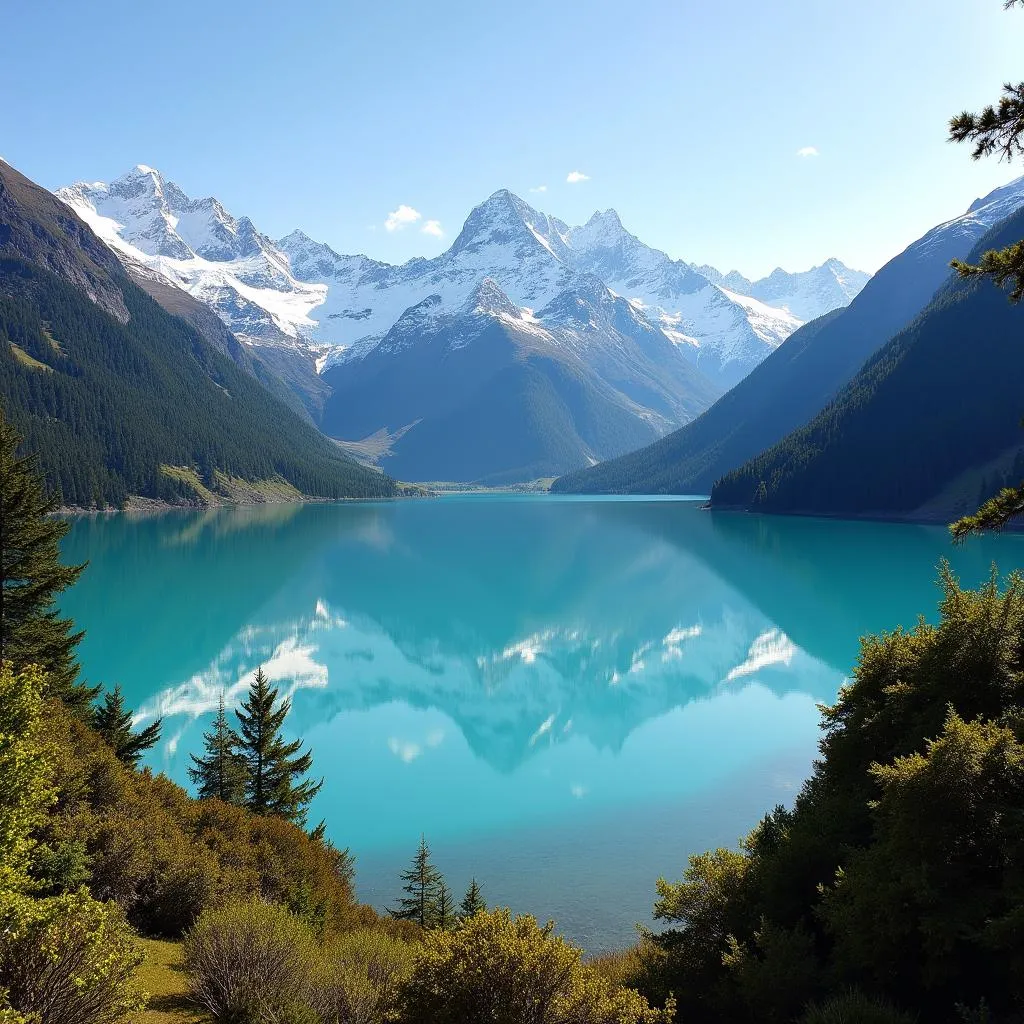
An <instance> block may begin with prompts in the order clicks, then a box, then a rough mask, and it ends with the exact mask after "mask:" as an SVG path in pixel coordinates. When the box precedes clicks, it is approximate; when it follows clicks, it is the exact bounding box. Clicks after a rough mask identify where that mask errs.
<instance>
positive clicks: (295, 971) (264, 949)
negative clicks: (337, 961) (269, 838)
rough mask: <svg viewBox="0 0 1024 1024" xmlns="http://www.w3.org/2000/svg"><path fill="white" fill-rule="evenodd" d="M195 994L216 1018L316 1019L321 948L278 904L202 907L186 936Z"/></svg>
mask: <svg viewBox="0 0 1024 1024" xmlns="http://www.w3.org/2000/svg"><path fill="white" fill-rule="evenodd" d="M184 965H185V970H186V971H187V972H188V976H189V990H190V992H191V994H192V998H193V999H194V1000H195V1002H196V1003H197V1004H198V1005H199V1006H201V1007H202V1008H203V1009H204V1010H206V1011H207V1012H208V1013H209V1014H210V1016H211V1017H213V1019H214V1020H215V1021H217V1022H219V1024H266V1022H268V1021H270V1022H274V1024H293V1022H303V1021H315V1020H316V1019H317V1014H316V1013H315V1012H314V1011H313V1009H312V1007H313V1006H314V1004H315V1003H316V1001H317V997H318V994H319V992H318V989H317V984H318V982H319V981H320V980H321V978H322V977H323V973H324V968H323V963H322V951H321V950H320V948H319V947H318V945H317V943H316V941H315V939H314V937H313V933H312V932H311V931H310V929H309V927H308V926H307V925H306V924H305V923H304V922H302V921H300V920H299V918H297V917H296V916H295V915H294V914H291V913H289V912H288V911H287V910H285V909H284V908H283V907H280V906H277V905H276V904H272V903H263V902H259V901H249V902H245V901H241V900H235V901H233V902H231V903H228V904H226V905H225V906H223V907H221V908H220V909H217V910H207V911H205V912H204V913H203V914H202V915H201V916H200V918H199V920H198V921H197V922H196V924H195V926H194V927H193V928H192V930H191V931H190V932H189V933H188V935H187V936H186V937H185V948H184Z"/></svg>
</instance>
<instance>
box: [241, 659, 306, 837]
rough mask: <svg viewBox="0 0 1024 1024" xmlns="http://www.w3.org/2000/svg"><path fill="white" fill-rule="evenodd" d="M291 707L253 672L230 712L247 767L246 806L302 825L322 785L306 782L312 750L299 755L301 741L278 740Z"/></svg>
mask: <svg viewBox="0 0 1024 1024" xmlns="http://www.w3.org/2000/svg"><path fill="white" fill-rule="evenodd" d="M291 708H292V702H291V700H290V699H289V698H287V697H285V698H281V697H280V694H279V693H278V690H277V689H276V688H274V687H272V686H271V685H270V682H269V681H268V679H267V677H266V675H264V672H263V669H262V668H260V669H258V670H257V672H256V674H255V676H254V677H253V681H252V684H251V685H250V687H249V695H248V696H247V697H246V699H245V701H244V702H243V703H242V707H241V709H240V710H238V711H236V712H235V715H236V716H237V717H238V738H239V747H238V749H239V753H240V754H241V755H242V758H243V759H244V763H245V768H246V775H247V778H246V785H245V806H246V807H248V808H249V810H251V811H253V812H255V813H256V814H261V815H276V816H277V817H280V818H285V819H286V820H288V821H291V822H294V823H295V824H296V825H300V826H304V825H305V823H306V814H307V811H308V808H309V804H310V802H311V801H312V800H313V798H314V797H315V796H316V795H317V793H319V792H320V789H321V787H322V786H323V784H324V782H323V779H320V780H319V781H318V782H315V781H313V780H312V779H307V778H305V776H306V775H307V774H308V773H309V770H310V768H312V767H313V754H312V752H311V751H308V750H307V751H306V752H305V753H299V751H300V750H301V749H302V740H293V741H292V742H291V743H286V742H285V740H284V737H283V736H282V735H281V728H282V726H283V725H284V721H285V719H286V718H287V717H288V713H289V712H290V711H291Z"/></svg>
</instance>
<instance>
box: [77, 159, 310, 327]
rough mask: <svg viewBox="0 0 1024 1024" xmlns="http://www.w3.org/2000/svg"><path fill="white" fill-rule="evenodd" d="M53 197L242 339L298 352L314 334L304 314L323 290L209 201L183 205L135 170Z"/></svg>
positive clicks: (164, 185) (158, 181)
mask: <svg viewBox="0 0 1024 1024" xmlns="http://www.w3.org/2000/svg"><path fill="white" fill-rule="evenodd" d="M57 196H58V198H60V199H61V200H63V201H64V202H65V203H67V204H68V205H69V206H70V207H71V208H72V209H73V210H74V211H75V212H76V213H77V214H78V215H79V216H80V217H81V218H82V219H83V220H84V221H85V222H86V223H87V224H88V225H89V226H90V227H91V228H92V229H93V231H95V232H96V234H98V235H99V236H100V238H102V239H103V240H104V241H105V242H106V243H107V244H108V245H109V246H110V247H111V248H112V249H114V251H115V252H117V253H118V254H119V255H121V256H122V257H124V258H125V259H126V260H127V261H130V262H132V263H134V264H135V265H137V266H141V267H145V268H147V269H148V270H149V271H150V272H152V273H153V274H155V275H157V276H159V277H163V278H165V279H166V280H168V281H170V282H171V283H172V284H174V285H176V286H177V287H179V288H183V289H184V290H185V291H187V292H189V293H190V294H191V295H193V296H194V297H195V298H197V299H199V300H201V301H202V302H205V303H207V304H208V305H209V306H211V307H213V309H214V310H215V311H216V312H217V313H218V314H219V315H220V317H221V319H222V320H223V321H224V322H225V323H226V324H227V325H228V326H229V327H230V328H231V329H232V330H233V331H234V332H235V333H236V334H237V335H238V336H239V337H240V338H242V339H243V340H245V341H249V342H251V343H255V344H276V345H281V344H286V345H295V346H304V345H305V344H306V342H305V339H307V338H309V337H310V336H311V335H312V334H313V333H314V332H315V329H316V327H317V323H316V321H315V320H313V319H312V318H311V316H310V313H311V312H312V310H314V309H316V308H317V307H318V306H321V305H323V303H324V301H325V299H326V298H327V289H326V288H325V287H324V286H323V285H315V284H309V283H307V282H302V281H299V280H298V279H296V278H295V277H294V276H293V275H292V273H291V270H290V268H289V264H288V258H287V256H286V255H285V254H284V253H282V252H281V251H280V249H278V248H277V247H276V246H275V245H274V243H273V242H272V241H271V240H270V239H269V238H267V237H266V236H265V235H262V234H260V232H258V231H257V230H256V228H255V227H254V226H253V224H252V222H251V221H250V220H249V219H248V218H247V217H243V218H241V219H237V220H236V219H235V218H234V217H232V216H231V215H230V214H229V213H228V212H227V211H226V210H225V209H224V207H223V206H221V204H220V203H219V202H218V201H217V200H216V199H199V200H194V199H190V198H189V197H188V196H186V195H185V193H184V192H182V190H181V189H180V188H178V186H177V185H175V184H174V183H173V182H169V181H166V180H165V179H164V178H163V176H162V175H161V174H160V173H159V172H158V171H155V170H153V169H152V168H150V167H146V166H145V165H142V164H140V165H139V166H137V167H135V168H134V169H133V170H131V171H129V172H128V173H127V174H125V175H123V176H122V177H120V178H118V179H117V180H116V181H114V182H111V183H110V184H109V185H107V184H104V183H103V182H94V183H91V184H89V183H84V182H79V183H78V184H75V185H71V186H68V187H67V188H62V189H59V190H58V191H57Z"/></svg>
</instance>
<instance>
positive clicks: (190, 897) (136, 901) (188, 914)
mask: <svg viewBox="0 0 1024 1024" xmlns="http://www.w3.org/2000/svg"><path fill="white" fill-rule="evenodd" d="M48 711H49V713H48V715H47V726H46V733H47V735H46V737H45V738H46V740H47V741H48V746H49V749H50V750H51V751H52V760H53V772H54V779H55V786H56V791H57V804H56V807H55V808H54V809H53V811H52V813H51V814H50V816H49V818H48V819H47V820H46V821H45V824H44V826H43V827H42V828H41V829H40V830H39V831H38V838H39V840H40V841H41V842H42V843H43V844H44V846H42V847H41V848H40V857H39V858H38V863H37V864H36V874H37V880H38V881H39V882H40V883H41V884H42V885H43V886H44V887H45V888H49V889H51V890H52V888H54V887H56V886H58V885H59V882H60V880H61V878H62V874H61V871H59V870H55V869H56V868H57V867H60V865H54V864H53V863H52V861H51V860H50V858H48V857H47V856H46V855H45V851H46V850H53V851H57V850H59V849H61V847H62V845H66V844H67V842H68V841H69V840H72V839H73V840H74V841H75V842H77V843H78V844H79V851H78V852H79V853H80V854H81V855H82V856H81V857H80V858H79V861H78V863H77V864H75V865H70V867H72V868H75V869H76V870H77V869H84V870H85V874H86V877H85V884H87V885H88V887H89V889H90V891H91V892H92V894H93V895H94V896H95V897H96V898H97V899H101V900H113V901H115V902H117V903H118V904H120V905H121V906H122V907H123V908H124V910H125V912H126V914H127V915H128V920H129V921H130V922H131V924H132V925H134V926H135V927H136V928H138V929H139V930H140V931H142V932H143V933H145V934H150V935H162V936H168V937H177V936H179V935H181V934H183V933H184V932H185V931H187V930H188V929H189V928H190V927H191V926H192V925H193V924H194V923H195V922H196V920H197V919H198V918H199V916H200V914H201V913H202V912H203V911H204V910H206V909H208V908H210V907H216V906H219V905H220V904H222V903H223V902H225V901H226V900H230V899H233V898H243V897H250V898H252V899H262V900H265V901H269V902H274V903H280V904H282V905H284V906H286V907H288V908H290V909H292V910H294V911H296V912H297V913H298V914H300V916H302V917H303V918H304V919H306V920H307V921H308V922H309V923H310V924H311V925H313V927H314V929H315V930H316V931H317V932H318V933H321V934H324V935H331V934H334V933H336V932H340V931H344V930H347V929H350V928H353V927H358V926H361V925H371V924H372V923H373V922H374V921H375V920H376V915H375V914H373V912H372V911H370V910H369V908H361V907H359V906H358V905H357V904H356V902H355V898H354V896H353V892H352V862H351V858H349V856H348V854H347V853H346V852H345V851H338V850H334V849H333V848H331V847H329V846H328V845H327V844H325V843H323V842H321V841H319V840H316V839H313V838H311V837H310V836H309V835H307V834H306V833H305V832H303V830H302V829H301V828H299V827H297V826H296V825H293V824H291V823H289V822H287V821H282V820H280V819H277V818H269V817H268V818H263V817H258V816H256V815H253V814H250V813H248V812H247V811H245V810H244V809H242V808H239V807H233V806H231V805H229V804H225V803H222V802H221V801H219V800H195V799H193V798H191V797H190V796H189V795H188V794H187V793H186V792H185V791H184V790H183V789H182V788H181V787H180V786H177V785H175V784H174V783H173V782H171V781H170V780H169V779H167V778H165V777H164V776H161V775H156V776H154V775H152V774H150V773H148V772H146V771H142V772H134V771H131V770H130V769H128V768H126V767H125V766H124V765H123V764H121V763H120V762H119V761H118V760H117V758H116V757H115V756H114V754H113V752H112V751H111V750H110V749H109V748H108V747H107V746H106V745H105V744H104V743H103V742H102V741H101V740H100V738H99V737H98V736H97V735H96V734H95V733H94V732H92V731H91V730H90V729H88V728H87V727H86V726H84V725H83V724H82V723H81V722H78V721H76V720H75V719H74V718H72V717H71V716H70V715H69V714H68V712H67V711H66V709H64V708H62V707H61V706H60V705H58V704H54V705H52V706H51V708H49V709H48ZM0 786H2V781H0ZM55 876H56V877H55Z"/></svg>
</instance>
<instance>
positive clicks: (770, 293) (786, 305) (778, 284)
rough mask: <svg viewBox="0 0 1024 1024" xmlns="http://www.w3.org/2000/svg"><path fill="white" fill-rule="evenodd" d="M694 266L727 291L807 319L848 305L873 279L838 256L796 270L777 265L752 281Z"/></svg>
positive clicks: (737, 273) (737, 274) (736, 273)
mask: <svg viewBox="0 0 1024 1024" xmlns="http://www.w3.org/2000/svg"><path fill="white" fill-rule="evenodd" d="M693 269H694V270H696V271H697V272H698V273H700V274H703V275H704V276H705V277H706V278H707V279H708V280H709V281H711V282H713V283H714V284H717V285H718V286H719V287H721V288H724V289H726V290H727V291H730V292H734V293H736V294H739V295H749V296H750V297H752V298H755V299H758V300H759V301H760V302H762V303H763V304H765V305H767V306H770V307H772V308H774V309H782V310H785V311H786V312H787V313H789V314H791V315H792V316H794V317H796V318H797V319H798V320H801V321H804V322H806V321H808V320H816V319H817V318H818V317H819V316H824V315H825V314H826V313H830V312H831V311H832V310H833V309H839V308H840V307H841V306H848V305H849V304H850V303H851V302H852V301H853V300H854V298H855V297H856V296H857V295H858V294H859V293H860V291H861V289H862V288H863V287H864V285H866V284H867V283H868V281H869V280H871V275H870V274H866V273H864V271H862V270H851V269H850V267H848V266H846V264H845V263H843V262H842V261H841V260H837V259H829V260H826V261H825V262H824V263H823V264H822V265H821V266H820V267H812V268H811V269H810V270H805V271H802V272H800V273H796V274H791V273H789V272H787V271H785V270H783V269H782V268H781V267H777V268H776V269H775V270H773V271H772V272H771V273H770V274H769V275H768V276H767V277H763V278H761V279H760V280H759V281H751V280H749V279H748V278H746V277H744V276H743V275H742V274H740V273H739V272H738V271H736V270H731V271H729V273H728V274H723V273H721V272H720V271H718V270H716V269H715V268H714V267H709V266H702V267H694V268H693Z"/></svg>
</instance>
